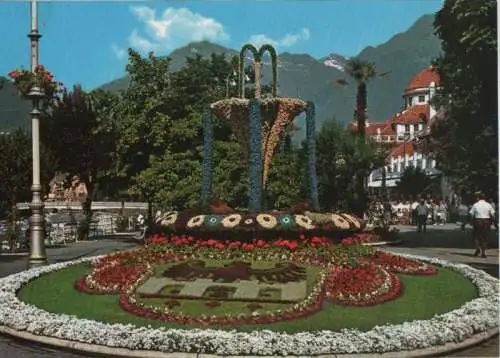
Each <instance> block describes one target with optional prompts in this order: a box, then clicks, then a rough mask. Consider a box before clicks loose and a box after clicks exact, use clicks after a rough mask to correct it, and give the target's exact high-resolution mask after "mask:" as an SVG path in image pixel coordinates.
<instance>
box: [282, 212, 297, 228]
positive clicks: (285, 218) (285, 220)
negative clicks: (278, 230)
mask: <svg viewBox="0 0 500 358" xmlns="http://www.w3.org/2000/svg"><path fill="white" fill-rule="evenodd" d="M279 222H280V225H281V226H283V227H287V228H289V227H290V226H292V225H293V222H294V220H293V218H292V217H291V216H290V215H281V216H280V217H279Z"/></svg>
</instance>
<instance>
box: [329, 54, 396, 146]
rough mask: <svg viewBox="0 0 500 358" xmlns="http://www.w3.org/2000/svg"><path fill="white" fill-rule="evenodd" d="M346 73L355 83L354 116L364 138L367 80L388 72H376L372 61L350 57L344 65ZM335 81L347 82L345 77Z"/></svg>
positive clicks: (345, 83) (339, 82)
mask: <svg viewBox="0 0 500 358" xmlns="http://www.w3.org/2000/svg"><path fill="white" fill-rule="evenodd" d="M344 69H345V72H346V73H347V75H348V76H349V77H350V78H351V79H352V80H354V82H355V83H356V85H357V91H356V109H355V112H354V113H355V117H356V121H357V125H358V133H359V136H360V137H361V138H362V139H364V138H365V125H366V111H367V99H368V90H367V86H368V82H370V81H371V80H372V79H374V78H376V77H383V76H385V75H387V74H388V73H389V72H383V73H377V67H376V66H375V64H374V63H373V62H369V61H363V60H359V59H357V58H351V59H349V60H348V61H347V63H346V65H345V66H344ZM337 83H338V84H340V85H342V86H345V85H348V84H349V82H348V81H347V80H345V79H340V80H337Z"/></svg>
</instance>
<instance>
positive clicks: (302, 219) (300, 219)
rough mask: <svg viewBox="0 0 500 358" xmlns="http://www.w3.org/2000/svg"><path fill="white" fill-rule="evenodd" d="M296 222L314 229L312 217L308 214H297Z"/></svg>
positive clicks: (305, 227)
mask: <svg viewBox="0 0 500 358" xmlns="http://www.w3.org/2000/svg"><path fill="white" fill-rule="evenodd" d="M295 223H296V224H297V225H298V226H300V227H302V228H304V229H306V230H311V229H314V225H313V222H312V220H311V218H310V217H308V216H306V215H300V214H299V215H295Z"/></svg>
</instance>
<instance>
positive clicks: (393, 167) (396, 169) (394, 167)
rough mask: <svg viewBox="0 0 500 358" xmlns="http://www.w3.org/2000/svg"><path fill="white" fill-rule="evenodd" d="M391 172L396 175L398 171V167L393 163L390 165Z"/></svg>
mask: <svg viewBox="0 0 500 358" xmlns="http://www.w3.org/2000/svg"><path fill="white" fill-rule="evenodd" d="M392 171H393V172H394V173H396V172H397V171H398V165H397V164H396V163H394V164H393V165H392Z"/></svg>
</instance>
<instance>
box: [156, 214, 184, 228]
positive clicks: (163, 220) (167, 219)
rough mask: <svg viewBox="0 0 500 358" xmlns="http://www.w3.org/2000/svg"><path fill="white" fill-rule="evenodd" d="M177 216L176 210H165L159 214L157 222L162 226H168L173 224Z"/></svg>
mask: <svg viewBox="0 0 500 358" xmlns="http://www.w3.org/2000/svg"><path fill="white" fill-rule="evenodd" d="M178 217H179V213H178V212H177V211H167V212H166V213H165V214H163V215H162V216H160V218H159V220H158V221H159V222H160V225H162V226H169V225H172V224H175V222H176V221H177V218H178Z"/></svg>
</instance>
